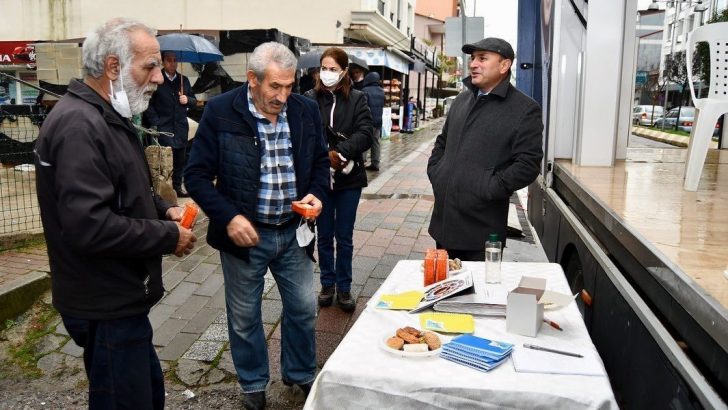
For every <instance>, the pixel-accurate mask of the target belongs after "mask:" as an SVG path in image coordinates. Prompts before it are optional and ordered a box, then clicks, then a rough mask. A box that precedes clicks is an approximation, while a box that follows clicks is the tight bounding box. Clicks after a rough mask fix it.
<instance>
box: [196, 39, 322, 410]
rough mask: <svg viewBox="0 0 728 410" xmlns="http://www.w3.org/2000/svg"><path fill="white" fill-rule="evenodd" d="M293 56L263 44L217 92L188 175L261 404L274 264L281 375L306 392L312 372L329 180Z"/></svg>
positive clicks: (235, 341) (244, 378)
mask: <svg viewBox="0 0 728 410" xmlns="http://www.w3.org/2000/svg"><path fill="white" fill-rule="evenodd" d="M296 64H297V61H296V58H295V57H294V55H293V53H292V52H291V51H290V50H288V49H287V48H286V47H285V46H284V45H282V44H279V43H274V42H271V43H264V44H261V45H259V46H258V47H257V48H256V49H255V50H254V51H253V54H252V55H251V57H250V58H249V60H248V67H249V70H248V72H247V79H248V81H247V82H246V83H243V85H242V86H241V87H239V88H236V89H234V90H231V91H229V92H227V93H225V94H222V95H219V96H217V97H215V98H212V99H211V100H210V101H209V102H208V104H207V106H206V107H205V112H204V113H203V115H202V119H201V120H200V125H199V128H198V129H197V134H196V135H195V142H194V143H193V144H192V151H191V153H190V160H189V163H188V164H187V168H186V169H185V174H184V179H185V184H186V185H187V190H188V191H189V193H190V195H191V196H192V198H193V199H194V200H195V201H196V202H197V203H198V204H199V205H200V207H202V209H203V210H204V211H205V213H206V214H207V215H208V216H209V217H210V225H209V228H208V233H207V242H208V243H209V244H210V246H212V247H213V248H216V249H219V250H220V259H221V261H222V269H223V275H224V276H225V304H226V308H227V317H228V333H229V335H230V349H231V353H232V357H233V363H234V364H235V369H236V371H237V373H238V380H239V382H240V385H241V387H242V389H243V393H245V394H244V402H243V405H244V406H245V408H246V409H263V408H264V407H265V403H266V398H265V389H266V386H267V385H268V381H269V380H270V372H269V367H268V352H267V347H266V339H265V336H266V335H265V332H264V331H263V323H262V319H261V303H262V296H263V288H264V284H265V281H264V276H265V274H266V272H267V271H268V269H270V271H271V273H272V274H273V277H274V278H275V280H276V283H277V285H278V290H279V291H280V293H281V299H282V300H283V313H282V319H281V375H282V377H283V382H284V383H286V384H289V385H292V384H296V385H298V386H299V387H300V388H301V389H302V390H303V391H304V393H306V394H308V392H309V391H310V389H311V384H312V383H313V380H314V378H315V375H316V349H315V333H314V329H315V324H316V294H315V289H314V280H313V249H314V240H313V237H314V234H313V231H312V230H311V228H310V225H311V224H312V220H309V221H304V220H302V217H301V216H300V215H299V214H297V213H295V212H294V211H293V209H292V208H293V206H294V205H299V206H300V207H303V208H307V209H308V211H307V212H305V213H306V216H307V217H309V219H312V218H315V216H314V215H316V216H317V215H318V214H319V213H320V212H321V206H322V205H321V201H322V199H323V198H324V195H326V193H327V190H328V184H329V158H328V150H327V147H326V143H325V142H324V137H323V132H322V125H321V119H320V116H319V110H318V107H317V106H316V103H315V102H314V101H312V100H309V99H308V98H306V97H303V96H301V95H297V94H291V90H292V88H293V85H294V83H295V80H296V77H295V73H296Z"/></svg>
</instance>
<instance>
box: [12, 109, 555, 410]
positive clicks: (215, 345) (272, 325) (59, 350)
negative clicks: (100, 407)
mask: <svg viewBox="0 0 728 410" xmlns="http://www.w3.org/2000/svg"><path fill="white" fill-rule="evenodd" d="M443 122H444V120H443V119H438V120H433V121H429V122H428V123H426V126H425V127H424V128H423V129H422V130H420V131H418V132H415V133H414V134H407V135H395V136H393V137H392V138H391V139H390V140H384V141H382V158H381V167H380V171H379V172H370V173H369V181H370V184H369V187H367V188H365V189H364V191H363V194H362V200H361V202H360V205H359V209H358V212H357V221H356V225H355V231H354V260H353V270H354V273H353V280H352V294H353V295H354V296H355V297H356V299H357V309H356V311H355V312H354V313H353V314H349V313H345V312H343V311H342V310H341V309H339V308H338V307H337V306H336V304H334V306H332V307H329V308H323V309H320V310H319V313H318V319H317V324H316V343H317V345H316V347H317V360H316V361H317V366H318V367H319V368H321V367H322V366H323V365H324V363H325V362H326V360H327V359H328V358H329V356H330V355H331V354H332V353H333V351H334V349H335V348H336V346H337V345H338V344H339V342H340V341H341V339H342V338H343V337H344V336H345V335H346V332H347V331H348V330H349V329H350V328H351V326H352V325H353V323H354V322H355V321H356V319H357V318H358V316H359V314H360V312H361V311H362V310H363V308H364V307H365V305H366V302H367V301H368V300H369V298H370V297H371V296H372V295H373V294H374V292H375V291H376V290H377V288H378V287H379V286H380V285H381V284H382V282H383V281H384V279H386V277H387V275H388V274H389V272H391V270H392V268H393V267H394V265H395V264H396V263H397V262H398V261H400V260H402V259H421V258H423V257H424V252H425V250H426V249H427V248H430V247H434V245H435V243H434V241H433V240H432V238H430V236H429V234H428V233H427V227H428V224H429V219H430V214H431V212H432V205H433V196H432V188H431V186H430V183H429V181H428V179H427V176H426V166H427V159H428V158H429V154H430V151H431V149H432V143H433V141H434V138H435V137H436V136H437V134H438V133H439V131H440V129H441V127H442V124H443ZM515 206H516V207H517V208H518V209H517V212H518V213H519V216H520V217H521V218H522V219H524V218H525V214H524V211H523V209H522V208H521V207H520V205H519V204H516V205H515ZM206 230H207V220H205V219H202V220H201V221H199V222H198V224H197V225H196V227H195V232H196V234H197V237H198V242H197V243H198V244H199V245H198V247H197V248H196V249H195V250H194V251H193V252H192V254H190V255H188V256H186V257H184V258H178V257H175V256H169V257H166V258H165V259H164V261H163V272H164V273H163V281H164V286H165V289H166V293H165V295H164V297H163V298H162V300H161V301H160V302H159V303H158V304H157V305H156V306H154V308H153V309H152V310H151V312H150V315H149V317H150V321H151V323H152V327H153V328H154V338H153V342H154V345H155V347H156V348H157V351H158V354H159V358H160V360H162V363H163V368H164V370H165V372H166V374H167V379H168V390H169V394H173V395H177V396H178V395H180V394H182V390H184V389H190V390H192V391H197V392H199V391H203V390H204V391H208V392H209V391H211V389H212V391H215V390H214V389H220V388H221V389H227V390H226V391H227V392H228V394H232V395H233V399H232V401H231V402H230V405H231V407H230V408H235V407H239V405H240V403H239V401H236V400H237V399H235V395H236V394H237V395H239V387H237V381H236V376H235V369H234V366H233V363H232V357H231V355H230V349H229V343H228V334H227V322H226V316H225V299H224V283H223V282H224V281H223V275H222V267H221V265H220V255H219V253H218V252H217V251H216V250H214V249H212V248H211V247H209V246H208V245H207V244H206V242H205V240H204V239H205V232H206ZM512 242H514V241H509V246H511V243H512ZM515 242H518V241H515ZM514 245H515V248H514V251H513V252H512V254H513V255H516V256H515V257H513V258H514V259H515V260H517V259H518V258H519V256H517V255H518V254H519V252H520V251H519V250H518V249H520V248H519V246H522V247H523V246H525V247H527V248H529V251H528V252H524V254H525V253H529V252H531V250H533V249H536V248H538V244H537V243H534V241H533V238H532V237H529V236H528V235H527V238H526V240H524V241H523V244H521V245H518V244H516V243H514ZM44 251H45V248H41V247H38V248H31V249H30V250H28V251H27V255H33V258H30V257H28V258H27V260H28V261H33V262H28V263H27V264H25V265H24V264H22V263H19V262H18V265H12V266H17V268H15V269H23V268H26V269H31V268H32V270H37V269H38V268H39V267H38V266H35V265H36V264H37V263H38V262H36V261H37V260H38V259H40V260H41V262H45V263H46V264H47V257H46V259H43V256H44ZM23 252H26V251H23ZM23 252H20V254H21V256H20V258H22V257H23V256H22V255H23V254H25V253H23ZM531 253H533V252H531ZM6 256H7V260H8V261H11V260H12V261H16V259H17V258H18V253H17V252H16V253H14V254H10V255H6V254H0V267H2V266H4V265H3V261H4V260H5V259H6ZM512 260H513V259H512ZM523 260H526V259H523ZM543 260H545V257H544V258H543ZM40 268H45V269H46V271H47V266H45V267H40ZM0 272H2V271H1V270H0ZM18 274H19V275H21V276H22V272H19V273H18ZM317 282H318V281H317ZM1 284H2V283H1V282H0V285H1ZM263 294H264V297H263V303H262V317H263V323H264V329H265V333H266V337H267V340H268V352H269V358H270V370H271V380H272V383H271V385H270V387H269V389H268V400H269V406H268V408H300V407H301V406H302V404H303V396H302V394H300V392H299V391H298V390H296V389H293V388H290V387H285V386H283V385H282V383H281V382H280V380H281V375H280V363H279V362H280V350H281V336H280V326H279V324H280V315H281V311H282V303H281V297H280V294H279V292H278V289H277V287H276V286H275V281H274V280H273V278H272V276H271V275H270V273H268V275H266V278H265V287H264V292H263ZM44 343H45V344H46V345H47V348H46V350H47V351H48V352H47V353H48V354H47V355H46V356H44V357H43V358H42V359H41V361H40V362H39V367H40V368H41V369H42V370H43V371H45V372H48V373H55V374H59V369H63V368H64V367H69V366H75V367H76V368H82V362H81V359H80V357H81V354H82V350H81V349H80V348H79V347H78V346H76V345H75V344H74V343H73V341H72V340H70V339H69V338H68V333H67V332H66V330H65V329H64V328H63V324H62V323H60V321H58V322H57V323H56V327H55V331H54V332H53V333H51V334H49V335H48V336H46V340H45V341H44ZM76 377H78V376H76ZM230 392H233V393H230ZM210 394H212V393H210ZM175 397H176V396H175ZM0 407H1V406H0ZM223 407H226V406H225V405H223Z"/></svg>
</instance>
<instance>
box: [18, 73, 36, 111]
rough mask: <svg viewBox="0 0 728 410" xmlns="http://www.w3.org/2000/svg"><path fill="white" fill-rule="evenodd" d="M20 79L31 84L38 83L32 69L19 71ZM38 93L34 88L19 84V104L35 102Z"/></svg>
mask: <svg viewBox="0 0 728 410" xmlns="http://www.w3.org/2000/svg"><path fill="white" fill-rule="evenodd" d="M20 79H21V80H23V81H25V82H28V83H31V84H38V76H37V75H36V73H34V72H32V71H28V72H21V73H20ZM38 94H39V91H38V90H36V89H35V88H33V87H29V86H27V85H25V84H20V95H21V97H20V98H21V100H22V102H21V103H20V104H35V103H36V100H37V99H38Z"/></svg>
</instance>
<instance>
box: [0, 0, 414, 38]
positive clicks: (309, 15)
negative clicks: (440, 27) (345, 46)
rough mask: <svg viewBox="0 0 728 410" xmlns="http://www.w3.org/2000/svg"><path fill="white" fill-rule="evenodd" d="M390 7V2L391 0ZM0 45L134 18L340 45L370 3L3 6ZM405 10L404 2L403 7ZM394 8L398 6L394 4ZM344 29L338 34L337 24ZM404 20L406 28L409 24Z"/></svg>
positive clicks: (200, 0)
mask: <svg viewBox="0 0 728 410" xmlns="http://www.w3.org/2000/svg"><path fill="white" fill-rule="evenodd" d="M390 1H391V0H390ZM1 2H2V24H0V41H8V40H66V39H75V38H82V37H85V36H86V33H88V32H89V31H90V30H91V29H93V28H94V27H96V26H97V25H98V24H100V23H102V22H104V21H106V20H108V19H110V18H113V17H119V16H125V17H133V18H136V19H138V20H141V21H142V22H144V23H146V24H147V25H149V26H152V27H155V28H157V29H160V30H175V29H179V26H180V24H181V25H182V27H183V29H185V30H243V29H267V28H277V29H279V30H281V31H283V32H285V33H287V34H291V35H295V36H298V37H303V38H307V39H309V40H311V41H312V42H316V43H341V42H342V40H343V28H346V27H348V26H349V24H350V21H351V11H352V10H362V7H371V8H369V9H370V10H376V4H377V3H376V1H371V0H315V1H311V2H305V1H300V0H255V1H252V0H247V1H240V0H143V1H142V0H119V1H117V0H114V1H111V0H56V1H50V0H1ZM403 3H404V4H405V10H406V1H403ZM394 4H395V5H396V0H395V3H394ZM337 20H338V21H340V22H341V27H340V28H339V29H337V28H336V21H337ZM406 21H407V20H406V19H405V20H404V24H406Z"/></svg>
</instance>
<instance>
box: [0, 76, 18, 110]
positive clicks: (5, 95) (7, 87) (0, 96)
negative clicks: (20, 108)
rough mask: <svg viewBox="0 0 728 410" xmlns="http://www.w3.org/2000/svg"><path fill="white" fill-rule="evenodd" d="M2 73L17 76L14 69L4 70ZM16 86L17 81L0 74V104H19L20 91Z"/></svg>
mask: <svg viewBox="0 0 728 410" xmlns="http://www.w3.org/2000/svg"><path fill="white" fill-rule="evenodd" d="M2 73H3V74H7V75H10V76H13V77H15V72H13V71H3V72H2ZM16 87H17V82H16V81H13V80H11V79H9V78H7V77H5V76H0V104H17V97H18V96H17V93H18V91H17V88H16Z"/></svg>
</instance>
